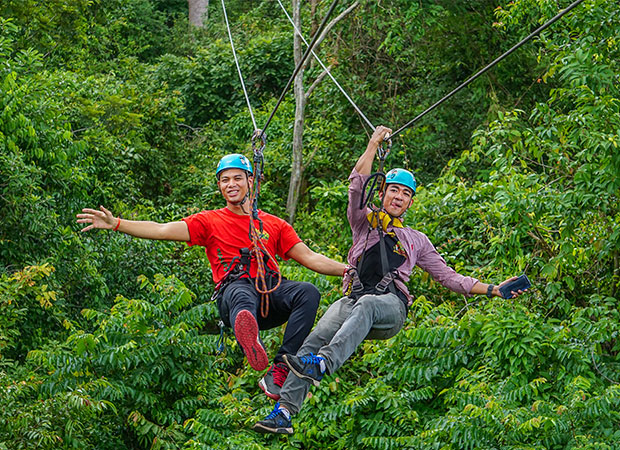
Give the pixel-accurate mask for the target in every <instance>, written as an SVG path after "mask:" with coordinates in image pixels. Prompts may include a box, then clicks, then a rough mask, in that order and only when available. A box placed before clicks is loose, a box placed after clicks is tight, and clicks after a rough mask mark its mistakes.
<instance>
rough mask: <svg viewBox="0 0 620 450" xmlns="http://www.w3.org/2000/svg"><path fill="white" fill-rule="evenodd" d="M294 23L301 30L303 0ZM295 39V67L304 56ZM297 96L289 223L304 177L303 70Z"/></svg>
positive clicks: (295, 86) (297, 5)
mask: <svg viewBox="0 0 620 450" xmlns="http://www.w3.org/2000/svg"><path fill="white" fill-rule="evenodd" d="M293 21H294V22H295V25H296V26H297V28H298V29H300V30H301V0H293ZM294 36H295V37H294V39H293V58H294V61H295V66H297V64H299V61H301V57H302V55H303V52H302V47H301V39H300V37H299V36H298V35H297V33H294ZM293 92H294V94H295V123H294V126H293V155H292V158H291V159H292V162H291V179H290V181H289V187H288V198H287V199H286V212H287V213H288V222H289V223H293V221H294V220H295V213H296V212H297V204H298V202H299V191H300V188H301V180H302V176H303V148H304V147H303V134H304V115H305V110H306V95H305V92H304V70H303V69H301V70H300V71H299V72H298V73H297V76H296V77H295V80H294V84H293Z"/></svg>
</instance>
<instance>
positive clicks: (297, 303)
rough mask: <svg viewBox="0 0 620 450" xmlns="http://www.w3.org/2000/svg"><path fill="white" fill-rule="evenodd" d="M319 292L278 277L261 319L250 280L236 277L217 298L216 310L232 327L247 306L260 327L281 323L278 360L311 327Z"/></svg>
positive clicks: (294, 348)
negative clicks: (265, 314) (282, 329)
mask: <svg viewBox="0 0 620 450" xmlns="http://www.w3.org/2000/svg"><path fill="white" fill-rule="evenodd" d="M320 300H321V294H320V293H319V291H318V289H317V288H316V287H315V286H314V285H313V284H311V283H307V282H304V281H291V280H286V279H284V278H283V279H282V282H281V283H280V286H279V287H278V289H276V290H275V291H274V292H272V293H271V294H269V312H268V314H267V317H265V318H263V317H262V316H261V314H260V312H259V309H260V293H258V292H257V291H256V288H255V287H254V280H251V279H250V278H240V279H238V280H237V281H233V282H232V283H230V284H229V285H228V286H227V287H226V289H225V290H224V293H223V294H222V296H221V298H220V299H218V303H217V306H218V309H219V312H220V317H221V318H222V322H224V325H226V326H229V327H232V328H233V330H234V328H235V319H236V318H237V314H239V311H241V310H243V309H247V310H248V311H250V312H251V313H252V315H253V316H254V317H255V318H256V321H257V322H258V328H259V329H260V330H268V329H271V328H275V327H278V326H280V325H282V324H283V323H285V322H288V323H287V324H286V329H285V330H284V337H283V339H282V346H281V347H280V349H279V350H278V353H277V354H276V357H275V358H274V361H276V362H280V361H282V355H284V354H286V353H292V354H295V353H296V352H297V350H298V349H299V347H300V346H301V344H302V343H303V342H304V339H305V338H306V336H308V333H310V330H311V329H312V325H313V324H314V319H315V318H316V310H317V309H318V307H319V301H320Z"/></svg>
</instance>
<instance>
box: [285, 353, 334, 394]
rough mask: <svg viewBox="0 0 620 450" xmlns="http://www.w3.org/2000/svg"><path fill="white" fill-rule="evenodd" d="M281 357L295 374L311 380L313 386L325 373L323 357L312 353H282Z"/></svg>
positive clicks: (317, 383) (316, 384)
mask: <svg viewBox="0 0 620 450" xmlns="http://www.w3.org/2000/svg"><path fill="white" fill-rule="evenodd" d="M282 359H284V362H285V363H286V365H287V366H288V367H289V368H290V369H291V371H292V372H293V373H294V374H295V375H297V376H298V377H299V378H303V379H304V380H308V381H312V384H314V385H315V386H318V385H319V383H320V382H321V380H322V379H323V375H325V359H324V358H322V357H320V356H317V355H314V354H312V353H310V354H309V355H304V356H295V355H284V356H282Z"/></svg>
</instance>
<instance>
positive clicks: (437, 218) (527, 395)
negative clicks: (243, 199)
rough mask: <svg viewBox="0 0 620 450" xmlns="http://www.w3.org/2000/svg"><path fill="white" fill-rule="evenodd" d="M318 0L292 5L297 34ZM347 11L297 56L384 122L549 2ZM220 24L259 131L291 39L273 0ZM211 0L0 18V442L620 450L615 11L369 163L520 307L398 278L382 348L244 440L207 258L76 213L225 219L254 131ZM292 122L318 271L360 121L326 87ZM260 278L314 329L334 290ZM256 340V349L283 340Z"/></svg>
mask: <svg viewBox="0 0 620 450" xmlns="http://www.w3.org/2000/svg"><path fill="white" fill-rule="evenodd" d="M315 3H316V4H317V5H318V8H317V10H316V11H314V13H313V12H312V10H311V5H314V4H315ZM328 3H330V2H310V4H305V3H304V6H303V8H302V15H303V24H304V32H305V34H306V35H310V33H311V31H312V29H313V27H316V24H317V22H318V21H319V20H320V18H321V15H322V14H323V13H324V12H325V11H326V9H327V7H328ZM360 3H361V5H360V6H359V7H358V8H357V9H356V10H355V11H354V12H353V13H352V14H351V15H349V16H348V17H347V18H345V19H344V20H343V21H342V22H340V23H339V24H338V25H336V27H334V29H333V30H332V31H331V33H330V35H329V36H328V38H327V39H326V40H325V41H324V43H323V44H322V45H321V49H320V53H321V54H322V55H323V56H324V57H325V58H326V59H329V61H330V63H331V64H333V67H334V69H333V72H334V75H335V76H336V78H337V79H339V81H340V82H341V83H342V84H343V86H344V87H345V89H347V90H348V91H349V93H350V94H351V96H352V97H353V98H354V99H355V100H356V101H357V102H358V104H359V105H360V107H361V108H362V109H363V111H364V112H365V113H366V114H367V115H368V116H369V118H370V119H371V120H372V121H373V123H375V124H379V123H384V124H386V125H389V126H392V127H397V126H400V125H401V124H402V123H404V122H406V121H407V120H409V119H410V118H411V117H413V116H414V115H415V114H417V113H419V112H421V111H422V110H424V109H425V108H426V107H428V106H429V105H431V104H432V103H434V102H435V101H436V100H437V99H439V98H440V97H441V96H443V95H444V94H445V93H447V92H449V91H450V90H451V89H452V88H454V87H455V86H456V85H457V84H458V83H459V82H461V81H463V80H465V79H466V78H467V77H468V76H469V75H470V74H471V73H473V72H475V71H476V70H477V69H479V68H480V67H482V66H483V65H484V64H485V63H486V62H488V61H490V60H491V59H493V58H494V57H495V56H496V55H498V54H500V53H501V52H503V51H505V50H507V49H508V48H509V47H510V46H511V45H513V44H514V43H516V42H517V41H518V40H519V39H520V38H522V37H523V36H525V35H526V34H528V33H529V32H530V31H531V30H532V29H533V28H534V27H536V26H537V25H538V24H540V23H542V22H543V21H545V20H547V19H549V18H550V17H552V16H553V15H555V14H556V12H557V8H558V2H555V1H550V0H536V1H535V0H517V1H511V2H507V1H502V2H499V3H498V2H491V1H487V0H473V1H433V2H431V1H419V2H410V1H404V0H397V1H393V2H373V1H366V2H360ZM564 3H566V2H562V5H563V6H566V5H564ZM227 6H228V9H229V16H230V19H231V22H232V24H233V30H232V32H233V34H234V36H235V40H236V42H237V47H238V50H239V57H240V63H241V69H242V71H243V73H244V75H245V79H246V83H247V86H248V89H249V93H250V96H251V99H252V102H253V107H254V108H255V114H256V117H257V121H258V122H259V123H261V124H262V123H264V121H265V120H266V118H267V116H268V114H269V112H270V111H271V108H272V107H273V105H274V104H275V100H276V98H277V96H278V95H279V93H280V89H281V88H282V87H283V86H284V84H285V83H286V81H287V79H288V77H289V75H290V73H291V71H292V69H293V64H292V34H291V30H290V28H289V26H288V23H287V22H286V20H285V19H284V17H283V15H282V14H281V13H280V11H279V10H278V9H277V8H276V2H271V1H252V2H247V1H241V0H235V1H229V2H227ZM345 7H346V5H341V6H339V10H340V11H342V10H344V8H345ZM220 8H221V6H220V5H219V2H211V5H210V9H209V20H208V21H207V23H206V24H205V25H206V26H205V27H204V29H190V28H189V27H188V21H187V17H186V16H187V2H184V1H180V0H179V1H173V2H170V1H162V0H123V1H120V0H113V1H101V0H79V1H69V0H52V1H48V2H35V1H31V0H28V1H22V0H3V1H2V3H1V4H0V61H2V64H0V219H1V220H0V307H1V311H2V313H1V314H0V409H1V410H2V414H0V449H11V450H12V449H33V448H41V449H59V448H63V449H69V448H84V449H86V448H96V449H149V448H153V449H164V448H169V449H173V448H186V449H232V448H235V449H236V448H239V449H266V448H273V449H286V448H290V449H313V448H324V449H345V448H346V449H357V448H359V449H401V448H410V449H454V450H457V449H499V448H501V449H565V448H566V449H615V448H620V447H619V445H620V444H619V443H620V431H619V430H620V356H619V353H620V341H619V339H618V336H619V333H620V313H619V308H618V307H619V299H620V292H619V288H620V255H619V251H620V227H619V226H618V224H619V223H620V205H619V194H620V177H619V176H618V174H620V151H619V149H618V145H619V144H620V137H619V134H620V67H619V64H620V42H618V30H619V29H620V11H619V10H618V8H617V5H615V4H614V2H612V1H606V0H586V1H584V3H583V4H581V5H580V6H579V7H578V8H576V9H575V10H574V11H573V12H572V13H570V14H568V15H567V16H566V17H564V18H563V19H562V20H561V21H559V22H558V23H556V24H555V25H553V27H551V28H550V29H549V30H548V31H546V32H545V33H544V34H543V35H542V36H541V37H540V38H538V39H536V40H535V41H534V42H533V43H530V44H529V45H527V46H525V47H523V48H522V49H521V50H519V52H518V53H516V54H515V55H513V56H511V59H509V60H507V61H506V62H504V63H502V64H501V65H500V66H498V67H497V68H495V69H494V70H493V71H492V72H490V73H489V74H488V75H486V76H484V77H482V78H481V79H480V80H478V81H477V82H475V83H473V84H472V85H471V86H470V87H469V88H468V89H467V90H465V91H463V92H461V93H460V94H459V95H458V96H456V97H455V98H453V99H452V100H450V101H449V102H448V103H446V104H445V105H444V106H442V107H441V108H440V109H439V110H437V111H435V112H434V113H433V114H431V115H429V116H427V117H426V118H425V119H423V121H421V123H420V124H418V125H417V126H415V127H413V128H411V129H409V130H407V131H406V132H405V133H403V134H402V135H401V137H399V138H398V140H397V141H396V142H395V145H394V148H393V150H392V153H391V154H390V156H389V159H388V165H395V166H404V167H408V168H410V169H412V170H414V171H416V175H417V177H418V180H419V181H420V184H421V186H420V188H419V190H418V194H417V195H416V198H415V202H414V205H413V207H412V208H411V209H410V211H409V212H408V214H407V217H406V223H408V224H409V225H411V226H413V227H414V228H417V229H419V230H421V231H423V232H425V233H426V234H427V235H428V236H429V237H430V239H431V241H432V242H434V243H435V245H436V246H437V248H438V250H439V251H440V253H441V254H442V255H444V257H445V258H446V260H447V261H448V263H449V264H450V265H451V266H453V267H455V268H456V269H457V270H458V271H459V272H461V273H464V274H470V275H472V276H474V277H477V278H479V279H481V280H483V281H489V282H495V283H498V282H500V281H502V280H504V279H505V278H507V277H509V276H511V275H514V274H518V273H520V272H522V271H526V272H527V274H528V276H529V278H530V279H531V280H532V282H533V284H534V286H535V287H534V289H532V291H531V292H530V293H528V294H527V295H524V296H522V297H520V298H518V299H515V300H498V299H493V300H489V299H486V297H472V298H465V297H463V296H458V295H456V294H454V293H451V292H449V291H448V290H446V289H445V288H443V287H442V286H440V285H439V284H437V283H436V282H434V281H433V280H432V279H430V278H429V277H428V275H427V274H425V273H423V272H422V271H419V270H416V271H415V272H414V274H413V276H412V280H411V282H410V290H411V292H412V293H413V294H414V297H415V302H414V304H413V306H412V308H411V311H410V314H409V319H408V322H407V324H406V326H405V329H404V330H403V331H401V333H399V334H398V335H397V336H396V337H394V338H393V339H391V340H389V341H367V342H365V343H364V344H363V345H362V346H361V347H360V349H359V350H358V352H356V353H355V354H354V355H353V357H352V358H351V360H350V361H349V362H347V364H345V366H344V367H343V368H342V369H341V370H340V371H339V373H338V374H335V375H333V376H329V377H327V378H326V379H325V380H324V382H322V383H321V386H320V387H319V388H315V389H313V390H312V391H311V394H310V395H309V398H308V400H307V401H306V404H305V406H304V409H303V410H302V412H301V413H300V415H299V416H298V417H296V418H295V421H294V426H295V429H296V433H295V435H293V436H291V437H290V438H279V437H274V436H263V435H258V434H255V433H254V432H252V431H251V430H250V426H251V424H252V423H254V421H256V420H257V419H260V418H262V417H263V416H264V415H265V414H266V413H267V412H269V411H270V410H271V408H272V402H271V401H269V400H268V399H267V398H266V397H265V396H264V395H263V394H262V392H261V391H260V389H259V388H258V387H257V384H256V382H257V380H258V378H259V377H260V376H261V375H260V374H258V373H256V372H255V371H253V370H251V369H249V368H248V366H247V364H245V363H244V360H243V355H242V353H241V351H240V350H239V348H238V347H237V344H236V343H235V342H234V339H232V338H231V335H230V334H226V335H224V338H223V341H224V343H225V344H226V345H225V350H224V351H223V352H219V351H218V347H219V345H220V343H221V342H220V338H219V330H218V329H217V325H216V323H217V320H218V317H217V311H216V308H215V306H214V305H213V304H212V303H209V301H208V300H209V298H210V296H211V292H212V289H213V286H212V280H211V276H210V271H209V268H208V263H207V261H206V258H205V256H204V252H203V251H202V250H201V249H199V248H191V249H190V248H187V246H185V245H184V244H180V243H163V242H149V241H144V240H140V239H134V238H130V237H127V236H124V235H120V234H113V233H106V232H91V233H86V234H81V233H80V232H79V226H78V225H77V224H75V222H74V221H75V214H76V213H77V212H79V211H80V209H81V208H83V207H93V206H94V207H96V206H97V205H101V204H103V205H105V206H107V207H108V208H110V209H111V210H112V211H113V212H114V213H115V214H121V215H122V216H123V217H131V218H139V219H150V220H156V221H169V220H178V219H179V218H181V217H183V216H186V215H189V214H191V213H193V212H196V211H199V210H201V209H206V208H216V207H221V206H222V201H221V197H220V196H219V193H218V192H217V186H216V184H215V182H214V169H215V167H214V162H215V161H216V160H217V159H218V158H219V157H220V156H221V155H223V154H224V153H227V152H231V151H248V136H249V135H250V134H251V131H252V125H251V121H250V119H249V114H248V112H247V109H246V106H245V100H244V98H243V95H242V91H241V89H240V87H239V84H238V81H237V78H236V69H235V67H234V64H233V61H232V58H231V53H230V47H229V45H228V42H227V36H226V31H225V28H224V26H223V21H222V19H221V10H220ZM320 71H321V69H320V67H319V66H318V65H315V64H313V65H311V66H309V68H308V70H307V72H306V74H307V80H308V83H311V82H312V81H313V80H314V79H315V78H316V77H317V76H318V75H319V74H320ZM293 110H294V100H293V99H292V95H291V94H289V95H288V96H287V97H286V99H285V101H284V103H283V105H282V106H281V108H280V109H279V110H278V113H277V115H276V117H275V119H274V121H273V123H272V125H270V129H269V133H268V134H269V145H268V147H267V149H266V153H265V155H266V166H265V172H266V173H265V175H266V177H265V182H264V184H263V188H262V189H263V190H262V195H261V208H262V209H264V210H267V211H269V212H272V213H275V214H278V215H283V213H284V206H285V205H284V201H285V200H284V199H285V198H286V193H287V191H288V178H289V175H290V149H291V143H290V139H291V134H292V119H293ZM306 113H307V116H306V123H305V131H304V142H305V148H306V151H307V153H308V154H312V158H311V159H309V164H308V167H307V168H306V172H305V173H306V175H305V181H304V185H303V193H302V203H301V204H300V209H299V213H298V215H297V218H296V223H295V228H296V229H297V231H298V232H299V234H300V236H301V237H302V238H303V239H304V241H305V242H307V243H308V244H309V245H310V246H311V247H312V248H313V249H315V250H317V251H321V252H323V253H325V254H327V255H329V256H331V257H333V258H335V259H339V260H343V259H344V258H345V255H346V251H347V249H348V246H349V245H350V233H349V231H348V227H347V224H346V218H345V216H344V210H345V207H346V189H347V176H348V173H349V171H350V170H351V164H352V162H353V161H354V160H355V158H356V157H357V155H359V154H360V152H361V150H362V148H363V147H364V146H365V142H366V140H367V136H368V132H369V130H364V124H363V123H362V122H361V121H360V120H359V118H358V117H357V116H356V115H355V114H354V113H353V112H352V110H351V107H350V105H349V104H348V102H347V101H346V100H345V99H344V98H342V96H341V95H340V93H339V92H338V91H337V89H336V88H335V87H334V86H333V85H332V84H331V83H329V81H328V80H327V79H325V80H324V81H323V82H321V84H319V85H318V87H317V88H316V89H315V90H314V91H313V93H312V95H311V97H310V98H309V103H308V107H307V112H306ZM282 270H283V272H284V274H285V275H286V276H288V277H290V278H293V279H304V280H307V281H311V282H313V283H315V284H316V285H317V287H318V288H319V289H320V291H321V292H322V294H323V299H322V303H321V311H320V313H322V312H324V310H325V309H326V308H327V306H328V305H329V303H330V302H332V301H333V300H334V299H336V298H338V293H339V280H337V279H331V278H329V277H324V276H320V275H317V274H314V273H310V272H308V271H307V270H305V269H303V268H300V267H299V266H297V265H295V264H293V263H285V264H283V267H282ZM263 339H264V342H265V345H266V346H267V349H268V352H270V353H273V352H274V351H275V349H276V348H277V346H278V343H279V341H280V340H281V330H279V329H276V330H272V331H270V332H266V333H264V335H263Z"/></svg>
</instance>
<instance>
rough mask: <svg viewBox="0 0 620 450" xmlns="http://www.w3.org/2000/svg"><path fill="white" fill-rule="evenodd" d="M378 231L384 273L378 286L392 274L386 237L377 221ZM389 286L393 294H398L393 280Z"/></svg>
mask: <svg viewBox="0 0 620 450" xmlns="http://www.w3.org/2000/svg"><path fill="white" fill-rule="evenodd" d="M377 232H378V233H379V250H380V251H381V272H382V273H383V279H382V280H381V281H379V283H378V284H377V287H379V285H380V284H381V282H382V281H383V280H384V279H385V277H386V275H388V274H390V273H391V271H390V264H389V262H388V257H387V249H386V248H385V247H386V245H385V237H384V236H383V230H381V228H380V227H379V223H378V222H377ZM387 287H388V289H389V290H390V292H391V293H392V294H394V295H396V288H395V287H394V283H393V280H392V282H389V283H388V285H387ZM383 292H385V289H383Z"/></svg>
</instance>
